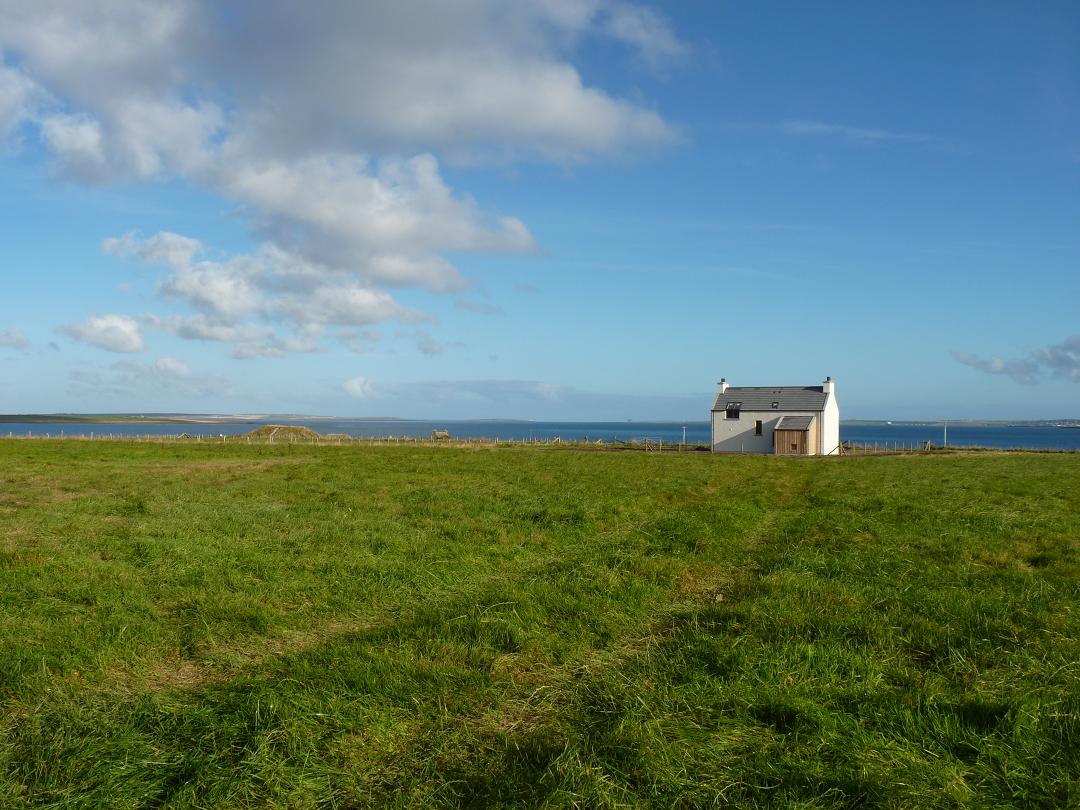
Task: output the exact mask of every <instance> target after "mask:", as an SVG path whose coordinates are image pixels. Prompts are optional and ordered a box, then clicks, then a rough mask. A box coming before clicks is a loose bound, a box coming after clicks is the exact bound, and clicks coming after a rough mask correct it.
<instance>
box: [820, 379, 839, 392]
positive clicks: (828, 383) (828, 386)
mask: <svg viewBox="0 0 1080 810" xmlns="http://www.w3.org/2000/svg"><path fill="white" fill-rule="evenodd" d="M821 390H822V391H824V392H825V393H826V394H833V393H836V383H834V382H833V378H832V377H826V378H825V382H823V383H822V384H821Z"/></svg>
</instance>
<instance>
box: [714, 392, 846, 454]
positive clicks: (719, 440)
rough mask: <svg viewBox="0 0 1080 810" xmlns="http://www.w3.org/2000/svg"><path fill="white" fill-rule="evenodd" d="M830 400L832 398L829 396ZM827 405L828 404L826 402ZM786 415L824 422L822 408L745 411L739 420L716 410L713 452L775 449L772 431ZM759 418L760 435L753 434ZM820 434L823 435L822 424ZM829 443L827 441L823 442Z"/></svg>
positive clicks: (838, 433) (769, 450)
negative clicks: (817, 409)
mask: <svg viewBox="0 0 1080 810" xmlns="http://www.w3.org/2000/svg"><path fill="white" fill-rule="evenodd" d="M829 399H830V401H831V400H832V399H833V398H832V397H829ZM825 407H826V408H828V403H826V406H825ZM836 413H837V417H836V424H837V431H836V436H837V441H836V442H834V443H833V446H835V445H836V444H839V440H840V431H839V424H840V417H839V413H840V412H839V410H837V412H836ZM785 416H813V417H815V418H816V419H818V420H819V422H822V426H823V425H824V422H823V420H822V414H821V412H820V411H774V410H768V411H742V412H741V413H740V414H739V418H738V419H728V418H727V416H726V414H725V412H724V411H715V412H713V415H712V449H713V452H714V453H771V452H772V451H773V431H775V430H776V424H777V422H779V421H780V420H781V419H783V418H784V417H785ZM758 419H760V420H761V422H762V424H761V435H760V436H755V435H754V422H755V421H756V420H758ZM818 435H819V436H821V435H823V430H822V428H821V427H819V429H818ZM823 443H824V444H825V445H826V446H828V442H827V441H826V442H823ZM817 452H821V451H820V450H819V449H818V448H816V447H815V448H811V453H817Z"/></svg>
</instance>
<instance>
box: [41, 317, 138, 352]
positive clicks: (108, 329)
mask: <svg viewBox="0 0 1080 810" xmlns="http://www.w3.org/2000/svg"><path fill="white" fill-rule="evenodd" d="M60 331H61V332H63V333H64V334H66V335H68V336H69V337H71V338H74V339H75V340H78V341H81V342H83V343H89V344H90V345H91V346H97V347H98V348H101V349H105V350H107V351H110V352H120V353H134V352H141V351H142V350H143V336H142V330H141V329H140V327H139V323H138V321H136V320H135V319H133V318H129V317H127V316H126V315H98V316H95V317H92V318H89V319H88V320H86V321H84V322H83V323H75V324H69V325H67V326H63V327H61V328H60Z"/></svg>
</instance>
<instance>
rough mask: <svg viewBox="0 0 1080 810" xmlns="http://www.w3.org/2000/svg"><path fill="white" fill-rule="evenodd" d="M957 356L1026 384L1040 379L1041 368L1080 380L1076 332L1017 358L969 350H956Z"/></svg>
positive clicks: (1054, 375) (1052, 374) (1079, 344)
mask: <svg viewBox="0 0 1080 810" xmlns="http://www.w3.org/2000/svg"><path fill="white" fill-rule="evenodd" d="M953 357H954V358H956V359H957V360H958V361H960V362H961V363H963V364H964V365H966V366H971V367H972V368H974V369H978V370H979V371H982V372H985V373H987V374H1001V375H1004V376H1006V377H1009V378H1010V379H1012V380H1014V381H1015V382H1018V383H1021V384H1023V385H1034V384H1036V383H1038V382H1039V379H1040V372H1041V371H1048V372H1049V373H1050V375H1051V376H1052V377H1055V378H1057V379H1062V380H1069V381H1070V382H1076V383H1080V335H1072V336H1071V337H1068V338H1066V339H1065V340H1064V341H1062V342H1061V343H1058V344H1054V345H1051V346H1046V347H1044V348H1041V349H1038V350H1036V351H1034V352H1032V353H1031V354H1030V355H1029V356H1028V357H1026V358H1021V359H1016V360H1007V359H1004V358H1001V357H988V358H986V357H979V356H978V355H974V354H968V353H966V352H953Z"/></svg>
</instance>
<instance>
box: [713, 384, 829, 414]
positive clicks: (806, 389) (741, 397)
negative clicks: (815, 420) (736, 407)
mask: <svg viewBox="0 0 1080 810" xmlns="http://www.w3.org/2000/svg"><path fill="white" fill-rule="evenodd" d="M826 399H828V394H826V393H825V391H824V389H823V388H822V386H820V385H805V386H785V387H775V388H751V387H743V388H728V390H727V391H725V392H724V393H722V394H719V395H717V397H716V402H715V403H714V404H713V407H712V409H713V410H714V411H724V410H727V406H728V405H730V404H731V403H733V402H739V403H742V404H741V405H740V407H741V408H742V410H744V411H822V410H825V400H826ZM774 402H775V403H777V404H776V407H775V408H774V407H773V403H774Z"/></svg>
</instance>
